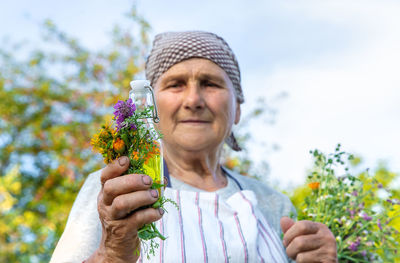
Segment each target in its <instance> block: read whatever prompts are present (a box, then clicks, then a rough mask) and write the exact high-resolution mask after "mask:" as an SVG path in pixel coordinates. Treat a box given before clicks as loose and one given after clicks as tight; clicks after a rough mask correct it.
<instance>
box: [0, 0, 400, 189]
mask: <svg viewBox="0 0 400 263" xmlns="http://www.w3.org/2000/svg"><path fill="white" fill-rule="evenodd" d="M131 3H132V2H131V1H128V0H115V1H112V3H111V1H107V0H86V1H78V0H70V1H50V0H36V1H30V0H14V1H7V2H6V1H2V2H1V3H0V38H1V37H3V36H8V37H9V38H10V39H11V40H29V41H31V42H32V43H35V41H36V40H37V39H39V37H38V36H39V32H40V30H39V27H38V24H39V23H40V22H41V21H43V20H44V19H47V18H50V19H52V20H53V21H54V22H55V24H57V25H58V26H59V28H60V29H62V30H64V31H66V32H68V33H69V34H70V35H72V36H74V37H76V38H78V39H80V40H81V41H82V42H83V43H84V44H85V45H87V46H88V47H90V48H94V49H96V48H101V47H103V46H104V44H106V43H107V42H108V38H109V36H110V35H109V32H110V31H111V29H112V26H113V25H114V24H116V23H119V22H121V21H122V19H123V18H122V17H123V16H122V15H123V14H124V13H125V12H127V11H128V10H129V8H130V6H131ZM136 3H137V9H138V12H139V13H140V14H141V15H142V16H143V17H144V18H145V19H146V20H147V21H148V22H149V23H150V25H151V26H152V31H151V35H152V36H154V35H155V34H157V33H160V32H164V31H180V30H206V31H211V32H214V33H216V34H218V35H220V36H222V37H223V38H224V39H225V40H226V41H227V42H228V43H229V45H230V46H231V48H232V49H233V51H234V52H235V54H236V56H237V58H238V61H239V65H240V68H241V74H242V87H243V90H244V95H245V98H246V103H245V104H244V105H243V106H242V110H243V112H244V113H246V112H248V111H249V110H250V109H251V108H252V107H253V106H254V105H255V104H256V100H257V98H260V97H264V98H265V101H266V103H267V104H268V107H272V108H273V109H274V110H275V111H276V113H275V115H274V122H273V123H272V124H271V123H265V122H263V121H261V120H260V121H258V122H257V123H253V124H252V125H250V129H251V130H252V133H253V134H254V138H256V141H257V143H253V144H252V145H250V148H249V149H250V152H251V154H252V156H253V158H254V159H255V160H257V161H260V160H266V161H267V162H268V163H269V165H270V173H269V175H268V181H270V182H271V183H278V184H279V185H280V187H282V188H285V187H289V186H295V185H298V184H300V183H302V182H303V181H304V178H305V175H306V171H307V169H308V168H310V167H311V164H312V159H311V156H310V155H309V153H308V152H309V150H311V149H315V148H318V149H320V150H323V151H325V152H332V151H333V150H334V148H335V146H336V144H337V143H341V144H342V148H343V150H346V151H348V152H351V153H354V154H356V155H359V156H361V157H362V158H363V160H364V162H363V164H362V166H363V167H365V168H371V169H374V168H375V167H377V165H378V163H379V162H385V163H387V165H388V167H389V168H390V169H391V170H393V171H395V172H400V88H399V87H400V85H399V84H400V74H399V73H398V71H399V68H400V67H399V66H400V65H399V64H400V29H399V28H400V16H399V15H398V14H399V13H400V1H388V0H362V1H361V0H352V1H349V0H343V1H342V0H335V1H333V0H332V1H330V0H326V1H319V0H291V1H289V0H281V1H267V0H265V1H261V0H249V1H243V0H242V1H237V0H230V1H229V0H220V1H215V0H214V1H211V0H205V1H177V0H169V1H165V0H147V1H144V0H142V1H136ZM261 142H263V143H265V144H262V143H261ZM274 145H276V146H277V147H273V146H274ZM275 148H277V149H275Z"/></svg>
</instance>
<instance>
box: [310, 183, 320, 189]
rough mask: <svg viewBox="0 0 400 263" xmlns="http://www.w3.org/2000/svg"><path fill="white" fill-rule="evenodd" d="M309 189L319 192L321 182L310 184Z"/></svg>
mask: <svg viewBox="0 0 400 263" xmlns="http://www.w3.org/2000/svg"><path fill="white" fill-rule="evenodd" d="M308 187H310V188H311V189H312V190H317V189H318V188H319V182H312V183H309V184H308Z"/></svg>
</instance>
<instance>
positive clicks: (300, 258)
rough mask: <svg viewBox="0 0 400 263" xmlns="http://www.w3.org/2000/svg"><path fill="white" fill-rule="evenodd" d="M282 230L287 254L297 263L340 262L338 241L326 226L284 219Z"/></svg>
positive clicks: (282, 219) (282, 220)
mask: <svg viewBox="0 0 400 263" xmlns="http://www.w3.org/2000/svg"><path fill="white" fill-rule="evenodd" d="M281 228H282V231H283V233H284V236H283V245H284V246H285V247H286V254H287V255H288V256H289V257H290V258H291V259H294V260H296V262H297V263H301V262H321V263H322V262H324V263H328V262H329V263H331V262H333V263H336V262H338V260H337V251H336V239H335V236H334V235H333V234H332V232H331V231H330V230H329V228H328V227H327V226H326V225H324V224H322V223H318V222H312V221H307V220H303V221H298V222H294V221H293V220H292V219H290V218H289V217H282V218H281Z"/></svg>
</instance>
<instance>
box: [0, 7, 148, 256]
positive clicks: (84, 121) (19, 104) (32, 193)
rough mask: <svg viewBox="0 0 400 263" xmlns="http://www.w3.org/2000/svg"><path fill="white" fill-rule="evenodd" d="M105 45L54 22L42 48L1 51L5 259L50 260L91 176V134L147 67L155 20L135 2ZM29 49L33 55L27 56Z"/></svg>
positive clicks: (0, 207)
mask: <svg viewBox="0 0 400 263" xmlns="http://www.w3.org/2000/svg"><path fill="white" fill-rule="evenodd" d="M128 18H129V23H128V24H127V25H126V27H120V26H115V27H114V29H113V32H112V35H111V41H110V44H109V45H108V46H107V47H106V48H104V49H103V50H100V51H92V50H89V49H88V48H86V47H84V46H82V45H81V44H80V43H79V41H78V40H77V39H74V38H72V37H70V36H68V35H67V34H65V33H63V32H62V31H61V30H60V29H59V28H57V27H56V26H55V25H54V24H53V23H52V22H51V21H50V20H48V21H46V22H45V23H44V25H43V29H44V38H43V46H42V47H41V48H38V49H35V50H31V49H29V50H26V48H24V45H20V44H18V45H9V46H8V47H5V48H2V49H1V50H0V57H1V61H0V116H1V120H0V175H1V177H0V212H1V219H0V247H1V250H0V261H1V262H31V261H39V262H48V261H49V259H50V255H51V253H52V251H53V249H54V246H55V243H56V241H57V240H58V238H59V237H60V235H61V233H62V231H63V229H64V226H65V222H66V220H67V216H68V213H69V210H70V208H71V206H72V203H73V200H74V199H75V196H76V194H77V192H78V191H79V188H80V186H81V185H82V183H83V180H84V178H85V175H87V174H88V173H90V172H93V171H94V170H96V169H99V168H100V167H101V164H102V161H101V157H100V156H98V155H96V154H95V153H94V152H93V151H92V148H91V146H90V138H91V136H92V135H93V134H94V133H95V132H96V131H97V129H98V128H100V127H101V124H102V123H103V122H104V120H105V119H110V118H111V115H110V114H111V113H112V109H111V107H112V105H113V104H115V103H116V102H117V101H118V99H122V98H126V97H127V96H128V92H129V82H130V81H131V80H132V79H134V78H135V76H136V75H137V74H138V73H139V72H141V71H142V70H143V66H144V60H143V57H144V56H143V55H144V54H146V53H147V52H146V51H147V49H148V44H149V41H148V32H149V29H150V26H149V24H148V23H147V22H146V21H145V20H144V19H143V18H142V17H140V16H139V15H138V14H137V13H136V11H135V8H134V7H133V8H132V10H131V11H130V13H129V14H128ZM20 54H27V55H22V56H21V55H20Z"/></svg>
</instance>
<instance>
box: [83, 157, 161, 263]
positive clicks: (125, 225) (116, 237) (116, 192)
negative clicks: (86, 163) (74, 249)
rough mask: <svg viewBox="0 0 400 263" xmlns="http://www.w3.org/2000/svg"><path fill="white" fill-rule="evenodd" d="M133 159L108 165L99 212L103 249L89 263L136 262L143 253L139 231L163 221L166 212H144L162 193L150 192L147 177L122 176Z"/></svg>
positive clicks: (118, 160) (149, 179)
mask: <svg viewBox="0 0 400 263" xmlns="http://www.w3.org/2000/svg"><path fill="white" fill-rule="evenodd" d="M128 167H129V159H128V157H126V156H123V157H120V158H119V159H117V160H114V162H112V163H110V164H108V165H107V166H106V167H105V168H104V169H103V170H102V173H101V185H102V187H101V191H100V193H99V195H98V198H97V209H98V212H99V215H100V221H101V224H102V238H101V242H100V246H99V248H98V249H97V250H96V252H95V253H94V254H93V255H92V256H91V257H90V258H89V259H88V260H87V261H86V262H116V263H117V262H136V260H137V259H138V257H139V255H138V251H139V250H140V240H139V237H138V229H140V228H141V227H142V226H143V225H144V224H149V223H151V222H154V221H157V220H159V219H160V218H161V217H162V215H163V213H164V210H162V209H161V208H160V209H154V208H143V209H139V208H142V207H143V206H148V205H151V204H153V203H155V202H156V201H157V199H158V191H157V190H154V189H150V187H151V184H152V180H151V178H150V177H149V176H147V175H142V174H127V175H122V176H121V174H123V173H124V172H125V171H126V170H127V169H128Z"/></svg>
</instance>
